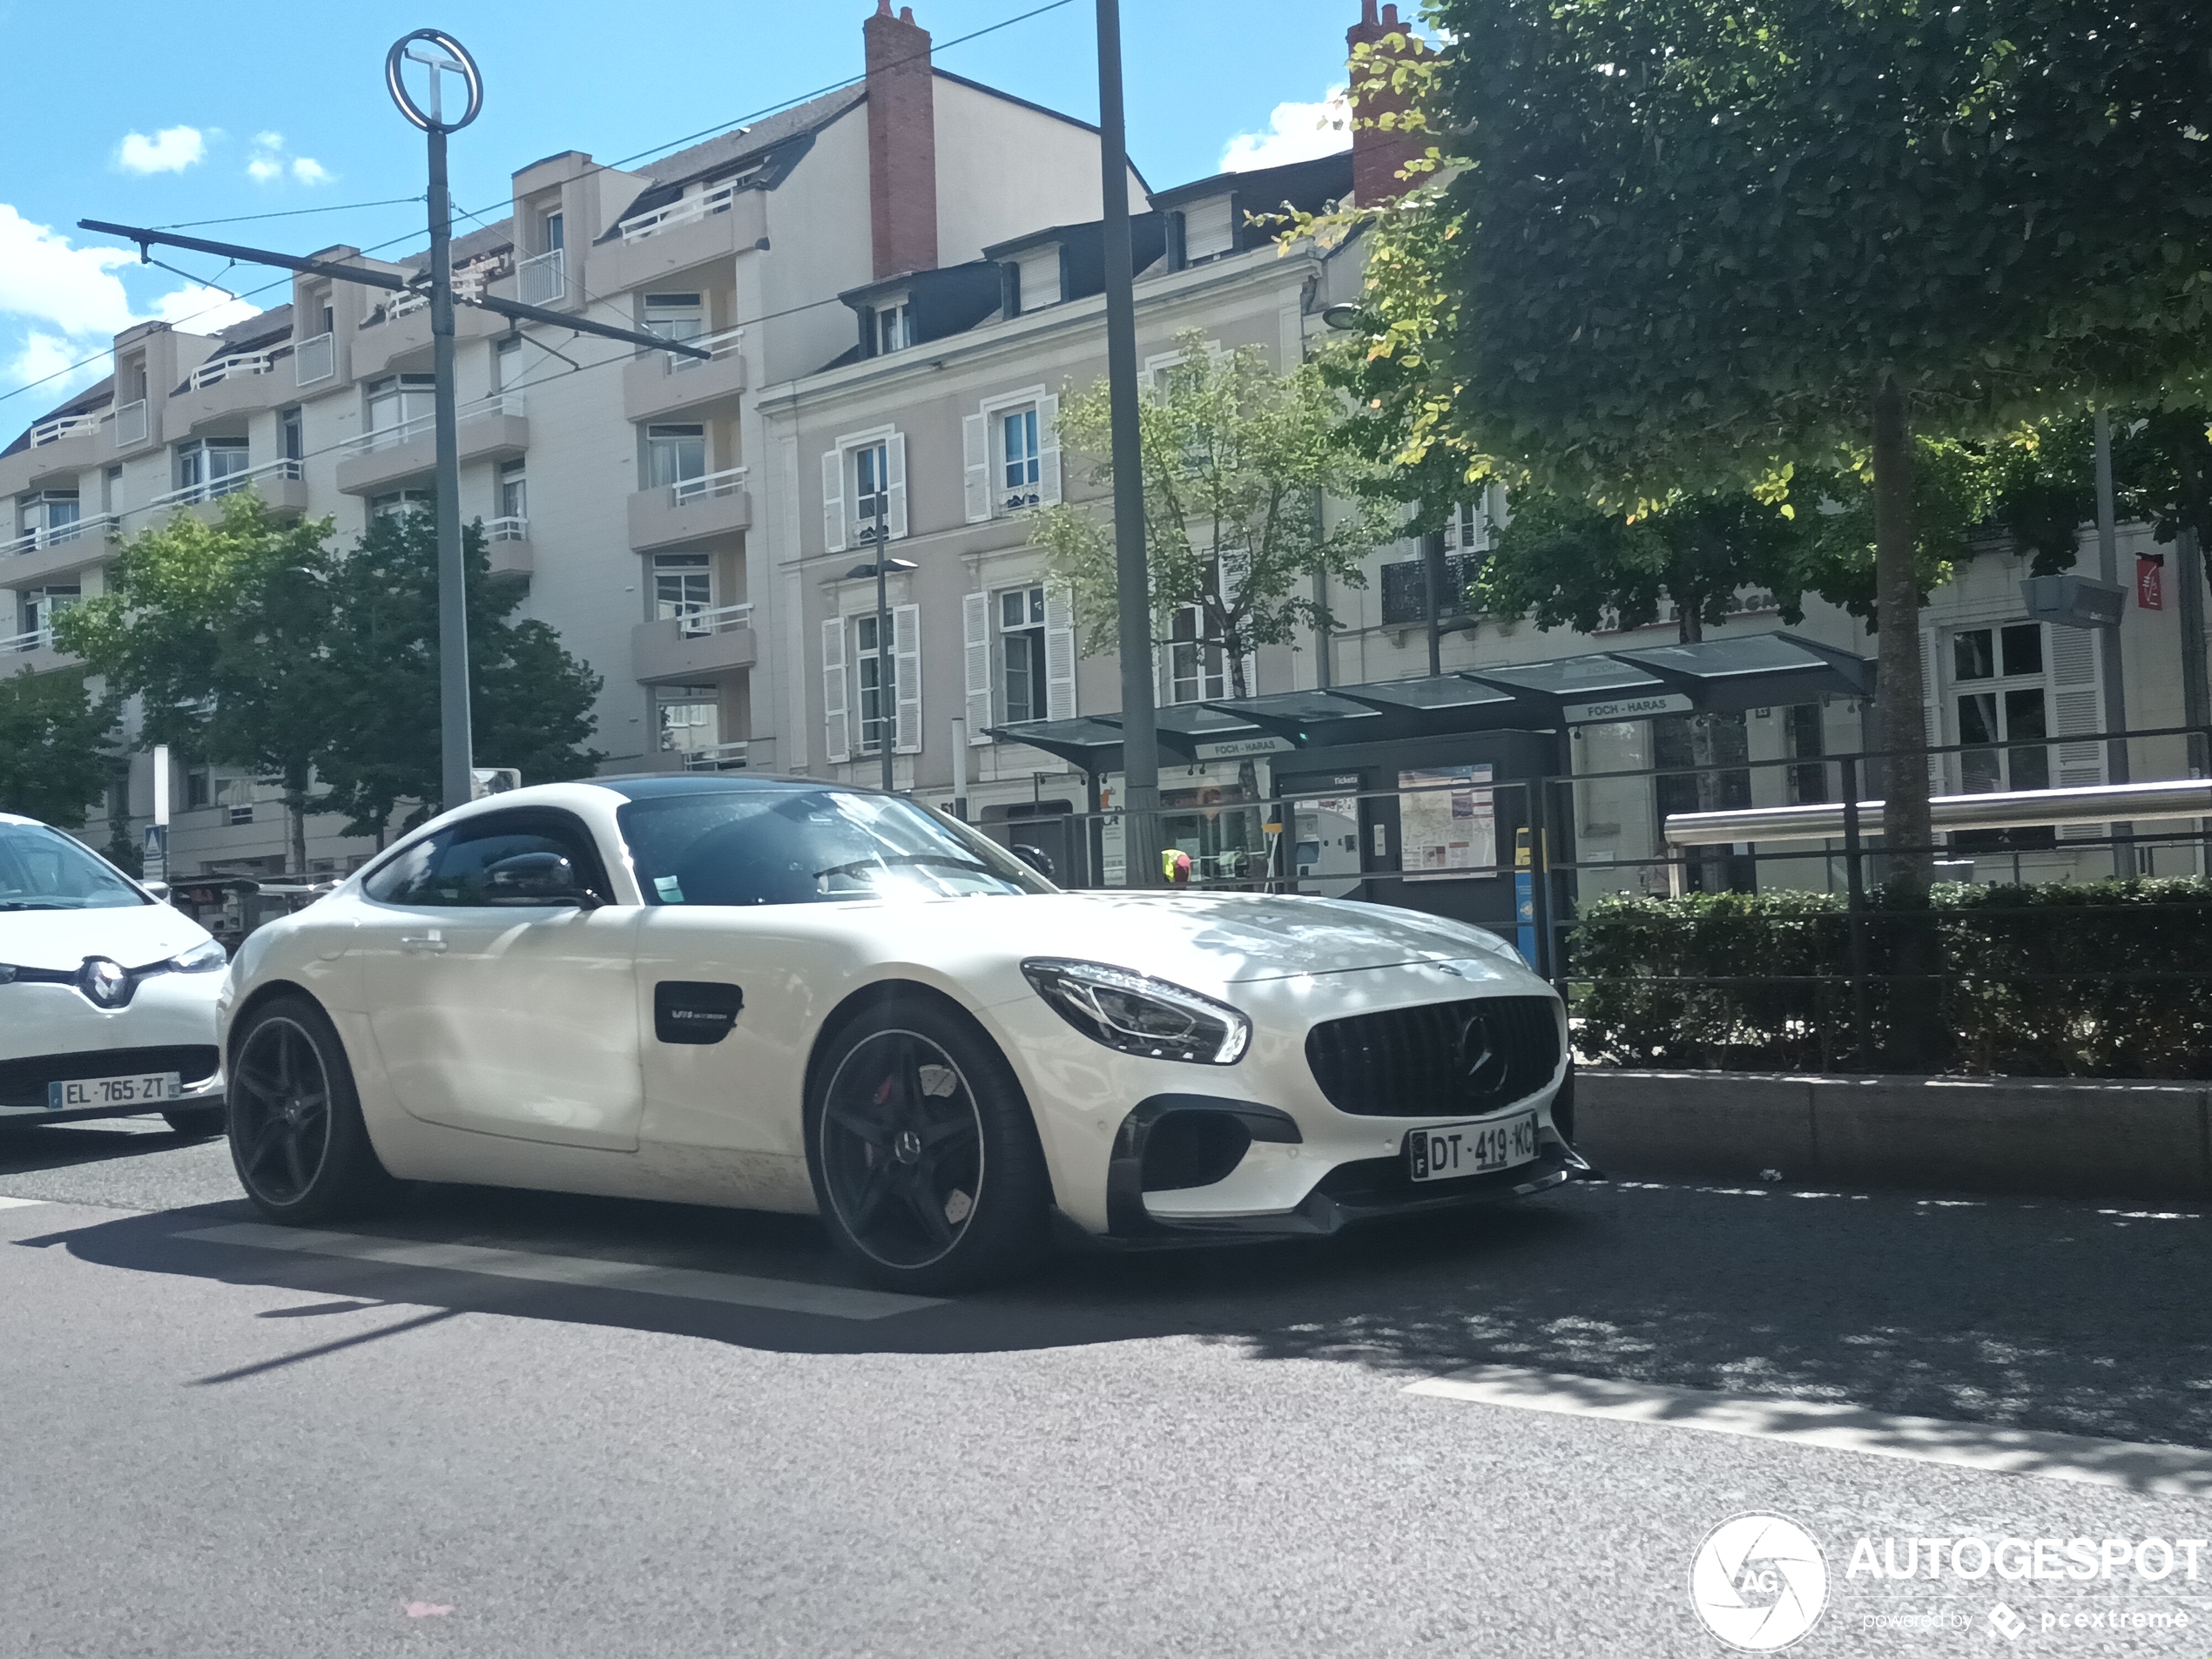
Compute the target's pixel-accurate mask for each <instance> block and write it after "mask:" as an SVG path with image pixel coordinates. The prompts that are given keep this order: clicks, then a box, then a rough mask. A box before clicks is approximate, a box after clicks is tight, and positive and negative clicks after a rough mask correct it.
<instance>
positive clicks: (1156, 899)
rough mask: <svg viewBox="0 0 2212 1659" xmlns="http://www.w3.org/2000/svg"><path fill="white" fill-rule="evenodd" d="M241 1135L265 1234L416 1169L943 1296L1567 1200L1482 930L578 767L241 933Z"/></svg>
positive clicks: (1563, 1131)
mask: <svg viewBox="0 0 2212 1659" xmlns="http://www.w3.org/2000/svg"><path fill="white" fill-rule="evenodd" d="M225 999H226V1007H225V1015H224V1020H225V1026H224V1029H225V1039H224V1041H225V1052H226V1055H227V1057H228V1062H229V1067H228V1069H229V1074H230V1077H231V1106H232V1110H231V1123H230V1132H231V1147H232V1153H233V1158H234V1159H235V1161H236V1163H237V1165H238V1170H239V1178H240V1180H241V1181H242V1182H243V1183H244V1184H245V1187H246V1191H247V1193H248V1194H249V1195H250V1196H251V1197H253V1200H254V1202H255V1203H256V1204H258V1205H260V1208H261V1210H262V1211H264V1212H265V1213H266V1214H267V1215H269V1216H271V1217H274V1218H277V1219H280V1220H285V1221H295V1222H301V1223H307V1222H314V1221H319V1220H321V1219H324V1218H326V1217H333V1216H336V1215H339V1214H342V1213H345V1212H347V1211H358V1210H360V1209H361V1208H362V1207H364V1206H366V1205H368V1204H371V1203H373V1202H374V1200H375V1199H376V1198H377V1197H379V1196H380V1194H381V1193H382V1192H383V1191H385V1190H387V1189H388V1184H389V1181H390V1179H391V1177H408V1178H416V1179H427V1180H435V1181H463V1182H481V1183H485V1184H493V1185H502V1186H523V1187H540V1188H549V1189H554V1190H568V1191H577V1192H596V1193H605V1194H611V1195H618V1196H628V1197H649V1198H666V1199H676V1200H683V1201H687V1202H691V1203H701V1204H731V1205H737V1206H744V1207H748V1208H756V1209H763V1210H781V1211H800V1212H808V1211H818V1212H819V1213H820V1214H821V1216H822V1217H823V1218H824V1220H825V1222H826V1224H827V1225H828V1228H829V1231H830V1234H831V1236H832V1238H833V1239H834V1240H835V1241H836V1243H837V1244H839V1246H840V1248H841V1249H842V1250H844V1251H846V1253H847V1254H848V1255H849V1256H850V1257H851V1258H853V1261H855V1262H856V1263H857V1264H859V1265H860V1268H861V1270H862V1271H864V1272H865V1273H867V1275H868V1276H869V1277H870V1278H873V1279H874V1280H876V1281H877V1282H878V1283H880V1284H885V1285H892V1286H895V1287H900V1288H911V1289H917V1290H942V1289H951V1288H954V1287H957V1286H959V1285H967V1284H973V1283H976V1282H978V1281H980V1280H982V1279H986V1278H994V1277H997V1276H1001V1275H1003V1274H1005V1273H1008V1272H1010V1271H1015V1270H1016V1269H1018V1268H1020V1267H1022V1266H1023V1265H1025V1264H1028V1263H1031V1262H1033V1261H1035V1259H1036V1258H1037V1256H1038V1253H1039V1246H1040V1245H1042V1244H1043V1242H1044V1241H1045V1239H1046V1238H1047V1235H1048V1230H1049V1228H1050V1227H1052V1226H1053V1225H1054V1224H1055V1212H1056V1217H1057V1224H1058V1225H1059V1226H1060V1227H1061V1228H1062V1230H1066V1229H1069V1228H1072V1229H1073V1230H1074V1231H1077V1232H1080V1233H1082V1234H1086V1235H1090V1236H1093V1237H1097V1238H1109V1239H1118V1240H1123V1241H1126V1242H1129V1243H1162V1242H1168V1241H1172V1240H1176V1239H1186V1240H1188V1239H1205V1238H1213V1239H1221V1238H1251V1237H1253V1236H1255V1235H1265V1234H1297V1233H1305V1234H1312V1233H1325V1232H1331V1231H1335V1230H1336V1229H1337V1228H1338V1227H1339V1226H1342V1225H1344V1224H1346V1223H1348V1222H1353V1221H1359V1220H1364V1219H1366V1218H1369V1217H1378V1216H1385V1215H1393V1214H1403V1213H1407V1212H1417V1211H1432V1210H1440V1209H1447V1208H1451V1207H1454V1206H1458V1205H1462V1204H1471V1203H1478V1202H1485V1201H1489V1200H1494V1199H1499V1198H1507V1197H1514V1196H1515V1195H1520V1194H1526V1193H1531V1192H1535V1191H1538V1190H1542V1189H1544V1188H1546V1187H1550V1186H1554V1185H1556V1184H1559V1183H1560V1182H1561V1181H1564V1180H1565V1179H1567V1178H1568V1174H1569V1173H1570V1172H1571V1171H1572V1170H1575V1169H1576V1168H1578V1167H1580V1166H1581V1161H1580V1160H1579V1159H1578V1158H1577V1157H1575V1152H1574V1150H1573V1148H1572V1147H1571V1145H1569V1143H1568V1133H1569V1123H1568V1111H1569V1098H1568V1081H1569V1077H1570V1071H1569V1055H1568V1048H1567V1044H1566V1041H1565V1038H1566V1022H1565V1019H1564V1016H1563V1014H1562V1011H1561V1004H1560V1000H1559V998H1558V996H1557V995H1554V992H1553V990H1552V988H1551V987H1550V986H1548V985H1547V984H1546V983H1545V982H1544V981H1542V980H1541V979H1539V978H1537V977H1536V975H1534V974H1532V973H1530V972H1529V971H1528V969H1527V968H1526V967H1525V966H1524V965H1523V964H1522V962H1521V958H1520V956H1519V955H1518V954H1515V952H1514V949H1513V948H1512V947H1511V946H1509V945H1507V944H1506V943H1505V942H1504V941H1502V940H1500V939H1498V938H1497V937H1495V936H1494V935H1493V934H1487V933H1484V932H1482V931H1480V929H1478V928H1474V927H1464V926H1462V925H1460V924H1459V923H1456V922H1451V921H1440V920H1439V919H1437V918H1435V917H1433V916H1425V915H1419V914H1414V913H1413V912H1411V911H1406V910H1399V909H1391V908H1386V907H1381V906H1377V905H1366V904H1354V903H1348V902H1343V901H1339V900H1324V899H1299V898H1285V897H1271V896H1267V895H1264V894H1182V895H1175V894H1141V893H1128V892H1110V893H1061V892H1058V891H1056V890H1055V888H1054V887H1052V885H1051V884H1050V883H1049V882H1048V881H1046V880H1044V879H1043V878H1042V876H1040V875H1038V874H1037V873H1035V872H1034V871H1032V870H1031V869H1029V868H1028V867H1027V866H1025V865H1023V864H1022V863H1021V862H1020V861H1018V860H1015V859H1014V858H1012V857H1010V856H1009V855H1008V854H1007V853H1005V852H1004V851H1003V850H1002V849H1001V848H1000V847H998V846H995V845H994V844H993V843H991V842H990V841H988V840H985V839H984V838H983V837H982V836H981V835H979V834H977V833H974V831H972V830H970V829H968V827H967V826H964V825H961V824H958V823H955V822H954V821H953V820H951V819H947V818H944V817H941V816H939V815H938V814H936V813H931V812H927V811H926V810H924V809H923V808H921V807H920V806H916V805H914V803H913V802H911V801H907V800H905V799H900V798H898V797H895V796H887V795H882V794H878V793H876V792H873V791H868V790H860V789H851V788H843V787H840V786H835V785H831V784H825V783H822V782H819V781H813V780H806V779H772V778H762V777H735V778H732V777H713V778H707V777H664V778H653V779H604V780H600V781H597V782H590V783H575V784H548V785H542V786H537V787H536V788H531V789H524V790H519V791H516V792H512V793H509V794H503V795H499V796H496V797H493V798H491V799H486V800H482V801H477V802H475V803H473V804H471V805H469V806H463V807H461V808H459V809H458V810H456V811H455V812H452V813H447V814H446V815H445V816H444V817H442V818H440V819H435V820H434V821H433V822H431V823H430V824H428V825H427V826H424V827H423V828H422V829H421V830H420V831H418V832H417V833H415V834H413V835H411V836H409V837H408V839H407V840H404V841H402V842H401V843H400V844H399V845H398V846H395V848H393V849H392V850H391V852H389V853H387V854H386V855H385V856H384V857H382V858H381V859H379V860H377V861H375V862H374V863H373V864H371V865H370V866H368V867H367V868H366V869H364V870H362V871H361V872H359V873H355V874H354V875H353V876H351V877H348V878H347V880H346V881H345V882H344V883H343V884H342V885H341V887H339V888H338V890H337V891H336V892H335V893H334V894H331V896H330V897H328V898H327V899H324V900H321V901H320V902H319V903H317V904H316V905H314V907H312V908H310V909H307V910H305V911H302V912H301V913H300V914H298V915H296V916H292V917H288V918H286V919H283V920H280V921H275V922H273V923H271V924H270V925H268V926H267V927H263V928H261V929H260V931H259V932H257V933H255V934H253V935H252V936H251V937H249V938H248V939H247V940H246V942H245V943H244V944H243V945H242V946H240V947H239V954H238V961H237V962H236V963H235V964H234V966H233V969H232V972H231V975H230V978H229V980H228V981H227V982H226V988H225Z"/></svg>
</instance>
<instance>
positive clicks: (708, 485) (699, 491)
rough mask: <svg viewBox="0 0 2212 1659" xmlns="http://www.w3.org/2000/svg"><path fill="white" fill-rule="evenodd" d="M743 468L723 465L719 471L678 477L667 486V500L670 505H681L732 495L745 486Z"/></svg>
mask: <svg viewBox="0 0 2212 1659" xmlns="http://www.w3.org/2000/svg"><path fill="white" fill-rule="evenodd" d="M744 488H745V468H743V467H725V468H724V469H722V470H721V471H720V472H707V473H701V474H700V475H698V477H696V478H679V479H678V480H677V481H676V482H674V483H672V484H671V485H669V487H668V502H669V505H670V506H671V507H682V506H685V505H686V504H687V503H689V502H695V501H709V500H711V499H712V498H714V497H715V496H734V495H736V494H737V493H738V491H739V490H741V489H744Z"/></svg>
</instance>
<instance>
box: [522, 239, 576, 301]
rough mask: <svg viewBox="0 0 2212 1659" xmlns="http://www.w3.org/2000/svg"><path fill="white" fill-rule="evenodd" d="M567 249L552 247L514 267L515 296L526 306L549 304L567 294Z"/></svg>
mask: <svg viewBox="0 0 2212 1659" xmlns="http://www.w3.org/2000/svg"><path fill="white" fill-rule="evenodd" d="M567 254H568V250H567V249H566V248H563V247H556V248H554V249H552V250H550V252H548V253H540V254H538V255H537V256H536V258H534V259H528V260H523V262H522V263H521V264H519V265H517V266H516V267H515V297H516V299H517V300H521V301H522V302H523V304H524V305H526V306H544V305H550V304H552V303H553V301H555V300H558V299H561V298H563V296H564V295H565V294H566V293H568V291H569V268H568V259H567Z"/></svg>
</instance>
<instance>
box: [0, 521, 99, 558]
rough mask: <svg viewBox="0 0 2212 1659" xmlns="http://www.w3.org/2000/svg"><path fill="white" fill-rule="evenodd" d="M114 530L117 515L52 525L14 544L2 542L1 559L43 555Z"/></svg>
mask: <svg viewBox="0 0 2212 1659" xmlns="http://www.w3.org/2000/svg"><path fill="white" fill-rule="evenodd" d="M114 528H115V515H114V514H112V513H100V514H98V515H96V516H93V517H91V518H79V519H74V520H72V521H71V522H70V523H66V524H54V525H50V526H49V527H47V528H46V529H36V530H26V531H24V533H23V534H22V535H21V536H17V537H16V539H15V540H14V541H12V542H0V558H12V557H14V556H17V555H18V554H24V553H43V552H44V551H45V550H47V549H48V548H50V547H59V546H61V545H62V544H63V543H66V542H78V541H82V540H84V537H86V536H101V535H105V534H106V533H107V532H108V531H110V530H111V529H114Z"/></svg>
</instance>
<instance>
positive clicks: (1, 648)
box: [0, 628, 54, 652]
mask: <svg viewBox="0 0 2212 1659" xmlns="http://www.w3.org/2000/svg"><path fill="white" fill-rule="evenodd" d="M53 648H54V631H53V630H52V629H51V628H34V629H32V630H31V631H30V632H29V633H27V634H9V635H7V636H5V637H0V652H6V651H51V650H52V649H53Z"/></svg>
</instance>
